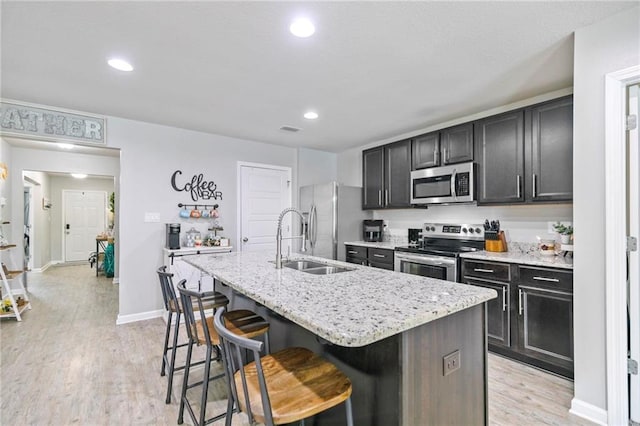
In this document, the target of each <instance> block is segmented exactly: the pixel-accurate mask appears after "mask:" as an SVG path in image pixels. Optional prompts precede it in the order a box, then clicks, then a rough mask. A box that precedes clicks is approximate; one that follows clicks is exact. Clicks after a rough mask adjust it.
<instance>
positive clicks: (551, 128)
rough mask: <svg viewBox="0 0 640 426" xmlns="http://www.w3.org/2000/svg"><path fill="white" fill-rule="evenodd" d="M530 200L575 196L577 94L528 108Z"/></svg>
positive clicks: (528, 184) (527, 188)
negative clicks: (574, 123)
mask: <svg viewBox="0 0 640 426" xmlns="http://www.w3.org/2000/svg"><path fill="white" fill-rule="evenodd" d="M526 118H527V119H526V122H527V126H528V127H530V128H528V129H527V131H526V145H525V146H526V152H527V155H525V156H526V157H527V159H528V161H527V163H526V167H527V173H526V174H527V177H528V179H527V181H526V186H525V188H526V190H525V193H526V194H527V201H531V202H537V201H570V200H571V199H573V98H572V97H571V96H569V97H566V98H561V99H556V100H554V101H551V102H546V103H543V104H540V105H535V106H533V107H531V108H528V109H527V110H526Z"/></svg>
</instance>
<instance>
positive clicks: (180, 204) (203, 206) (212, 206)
mask: <svg viewBox="0 0 640 426" xmlns="http://www.w3.org/2000/svg"><path fill="white" fill-rule="evenodd" d="M178 207H180V208H182V207H185V208H186V207H193V208H195V209H196V210H197V209H198V207H202V208H203V209H206V208H212V209H217V208H218V207H219V206H218V205H217V204H182V203H178Z"/></svg>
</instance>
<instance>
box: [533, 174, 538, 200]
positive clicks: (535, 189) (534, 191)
mask: <svg viewBox="0 0 640 426" xmlns="http://www.w3.org/2000/svg"><path fill="white" fill-rule="evenodd" d="M531 180H532V183H533V191H532V192H533V196H532V198H536V197H537V196H538V194H537V193H538V188H537V186H538V185H537V184H536V181H537V179H536V174H535V173H534V174H533V177H532V178H531Z"/></svg>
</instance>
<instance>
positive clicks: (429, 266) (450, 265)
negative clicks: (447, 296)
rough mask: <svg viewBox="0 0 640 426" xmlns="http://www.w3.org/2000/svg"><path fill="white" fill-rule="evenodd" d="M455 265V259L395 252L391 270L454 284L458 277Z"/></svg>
mask: <svg viewBox="0 0 640 426" xmlns="http://www.w3.org/2000/svg"><path fill="white" fill-rule="evenodd" d="M457 263H458V262H457V260H456V258H455V257H443V256H434V255H429V254H411V253H403V252H397V251H396V253H395V260H394V268H393V269H394V271H397V272H405V273H407V274H413V275H420V276H423V277H428V278H437V279H439V280H445V281H454V282H455V281H456V277H457V276H458V268H457Z"/></svg>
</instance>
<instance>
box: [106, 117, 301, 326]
mask: <svg viewBox="0 0 640 426" xmlns="http://www.w3.org/2000/svg"><path fill="white" fill-rule="evenodd" d="M107 126H108V132H107V135H108V145H109V146H110V147H117V148H120V149H121V157H120V160H121V161H120V172H121V174H120V179H121V180H120V194H119V200H116V206H117V209H118V210H119V213H118V214H119V220H120V222H119V233H120V237H119V241H120V244H119V246H120V273H119V282H120V309H119V311H120V312H119V321H120V322H125V321H130V320H135V319H143V318H146V317H149V316H153V315H157V314H159V310H161V309H162V296H161V293H160V289H159V285H158V278H157V275H156V269H157V268H158V267H159V266H160V265H161V264H162V247H164V244H165V223H170V222H179V223H181V224H182V231H183V232H184V231H186V230H187V229H189V228H190V227H191V226H194V227H196V228H198V229H200V230H205V229H206V228H207V226H208V224H209V221H208V220H201V219H181V218H180V217H179V215H178V213H179V209H178V207H177V204H178V203H179V202H182V203H190V202H192V201H190V197H189V196H188V195H187V194H185V193H184V192H176V191H174V190H173V189H172V188H171V184H170V178H171V175H172V174H173V172H174V171H175V170H178V169H179V170H182V172H183V175H182V177H181V181H182V182H185V180H186V179H187V178H189V177H191V176H193V175H194V174H197V173H203V174H204V178H205V179H207V180H213V181H214V182H215V183H216V184H217V186H218V190H219V191H222V194H223V197H222V200H218V201H216V203H218V204H219V205H220V209H219V211H220V215H221V216H220V223H221V225H222V226H223V227H224V232H223V234H224V235H225V236H227V237H229V238H231V243H232V244H233V245H234V247H235V246H237V241H234V237H235V235H236V228H237V223H236V222H237V219H236V216H237V213H238V212H237V162H238V161H246V162H255V163H263V164H274V165H279V166H287V167H291V168H292V176H293V179H294V182H293V183H292V188H297V174H298V173H297V167H296V157H297V154H296V150H295V149H294V148H287V147H282V146H276V145H269V144H264V143H259V142H253V141H246V140H240V139H234V138H229V137H224V136H217V135H211V134H206V133H200V132H195V131H189V130H184V129H177V128H173V127H167V126H160V125H155V124H148V123H142V122H137V121H131V120H125V119H121V118H111V117H110V118H108V123H107ZM296 192H297V191H295V190H294V191H293V200H294V202H295V201H296ZM212 202H213V201H209V202H208V203H209V204H210V203H212ZM145 212H153V213H159V214H160V222H159V223H145V222H144V216H145Z"/></svg>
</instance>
